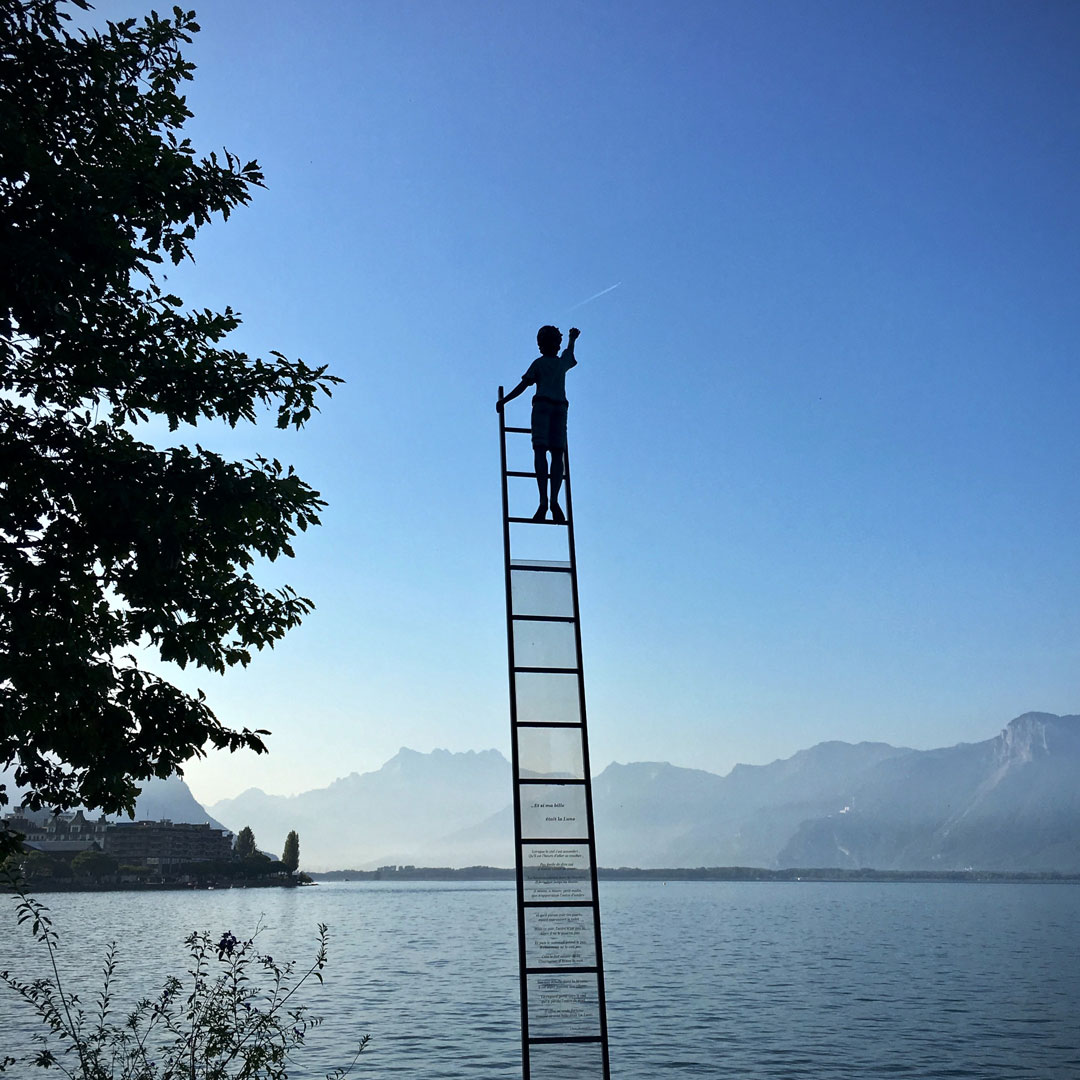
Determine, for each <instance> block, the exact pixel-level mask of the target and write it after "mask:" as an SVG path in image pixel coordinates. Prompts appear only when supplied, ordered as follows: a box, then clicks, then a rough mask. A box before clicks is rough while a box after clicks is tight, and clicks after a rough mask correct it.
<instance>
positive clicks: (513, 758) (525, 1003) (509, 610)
mask: <svg viewBox="0 0 1080 1080" xmlns="http://www.w3.org/2000/svg"><path fill="white" fill-rule="evenodd" d="M502 398H503V388H502V387H501V386H500V387H499V397H498V400H499V401H501V400H502ZM505 409H506V407H505V406H503V408H502V409H500V410H499V457H500V461H501V463H502V469H501V480H502V507H503V568H504V576H505V580H506V659H507V677H508V680H509V684H510V768H511V772H512V775H513V778H514V783H513V788H514V868H515V875H514V876H515V880H516V882H517V924H518V982H519V995H518V996H519V1000H520V1003H521V1068H522V1080H530V1072H531V1070H530V1062H529V982H528V975H527V973H526V970H525V963H526V960H525V874H524V868H523V864H522V857H521V791H520V786H519V785H518V782H517V781H518V777H519V767H518V740H517V686H516V680H515V676H514V666H515V665H514V601H513V593H512V591H511V588H512V578H511V576H510V493H509V491H508V489H507V475H506V412H505Z"/></svg>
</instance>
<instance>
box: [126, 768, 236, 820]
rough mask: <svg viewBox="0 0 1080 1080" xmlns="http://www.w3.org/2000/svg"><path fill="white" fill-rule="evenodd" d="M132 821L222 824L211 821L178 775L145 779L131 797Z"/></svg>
mask: <svg viewBox="0 0 1080 1080" xmlns="http://www.w3.org/2000/svg"><path fill="white" fill-rule="evenodd" d="M119 820H121V821H126V820H127V819H126V818H120V819H119ZM135 820H136V821H172V822H176V823H181V822H186V823H188V824H192V825H200V824H202V823H203V822H204V821H208V822H210V827H211V828H212V829H225V826H224V825H222V824H221V823H220V822H218V821H215V820H214V819H213V818H212V817H211V816H210V815H209V814H208V813H207V812H206V810H205V809H203V807H202V805H201V804H200V803H198V802H197V801H196V800H195V796H194V795H192V794H191V791H190V789H189V788H188V786H187V784H186V783H184V781H183V780H182V779H181V778H180V777H179V776H170V777H169V779H168V780H159V779H157V777H152V778H151V779H149V780H147V781H146V782H145V784H144V786H143V789H142V792H141V793H140V794H139V797H138V798H137V799H136V800H135ZM226 831H231V830H228V829H226Z"/></svg>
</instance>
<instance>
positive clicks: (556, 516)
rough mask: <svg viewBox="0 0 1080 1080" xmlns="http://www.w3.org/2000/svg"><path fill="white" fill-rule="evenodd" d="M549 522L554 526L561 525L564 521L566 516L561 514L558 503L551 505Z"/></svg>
mask: <svg viewBox="0 0 1080 1080" xmlns="http://www.w3.org/2000/svg"><path fill="white" fill-rule="evenodd" d="M551 520H552V521H554V522H555V524H556V525H562V524H563V522H564V521H566V515H565V514H564V513H563V512H562V507H561V506H560V505H559V504H558V503H552V504H551Z"/></svg>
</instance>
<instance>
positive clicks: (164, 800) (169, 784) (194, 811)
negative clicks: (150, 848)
mask: <svg viewBox="0 0 1080 1080" xmlns="http://www.w3.org/2000/svg"><path fill="white" fill-rule="evenodd" d="M0 783H6V784H7V786H8V798H9V799H10V800H11V805H10V807H7V808H6V809H7V810H10V809H12V808H14V807H15V806H16V805H18V802H19V791H18V789H17V788H16V786H15V778H14V770H10V771H8V772H0ZM84 812H85V813H86V815H87V817H91V818H96V817H98V816H99V813H98V812H97V811H84ZM51 813H52V811H50V810H41V811H39V812H38V813H36V814H33V813H31V814H30V816H31V817H34V818H37V819H40V820H44V819H45V818H47V817H49V815H50V814H51ZM109 817H110V820H115V821H127V820H129V819H128V817H127V815H126V814H124V815H120V814H112V815H110V816H109ZM135 820H136V821H162V820H167V821H173V822H176V823H178V824H179V823H187V824H191V825H201V824H202V823H203V822H204V821H208V822H209V823H210V827H211V828H213V829H225V826H224V825H222V824H221V823H220V822H218V821H215V820H214V819H213V818H212V817H211V816H210V815H209V814H208V813H207V812H206V810H205V809H204V808H203V807H202V805H201V804H200V803H199V802H197V801H196V799H195V796H194V795H192V794H191V790H190V789H189V788H188V786H187V784H186V783H184V781H183V779H182V778H181V777H179V776H170V777H169V779H168V780H159V779H158V778H157V777H151V778H150V779H149V780H144V781H143V789H142V791H141V792H140V794H139V797H138V798H137V799H136V800H135ZM227 831H229V830H227V829H226V832H227Z"/></svg>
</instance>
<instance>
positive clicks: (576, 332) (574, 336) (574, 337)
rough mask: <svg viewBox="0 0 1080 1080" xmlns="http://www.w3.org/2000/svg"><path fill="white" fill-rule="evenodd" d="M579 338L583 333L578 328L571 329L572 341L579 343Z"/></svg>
mask: <svg viewBox="0 0 1080 1080" xmlns="http://www.w3.org/2000/svg"><path fill="white" fill-rule="evenodd" d="M579 337H581V331H580V330H579V329H578V328H577V327H576V326H572V327H570V340H571V341H577V339H578V338H579Z"/></svg>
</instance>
